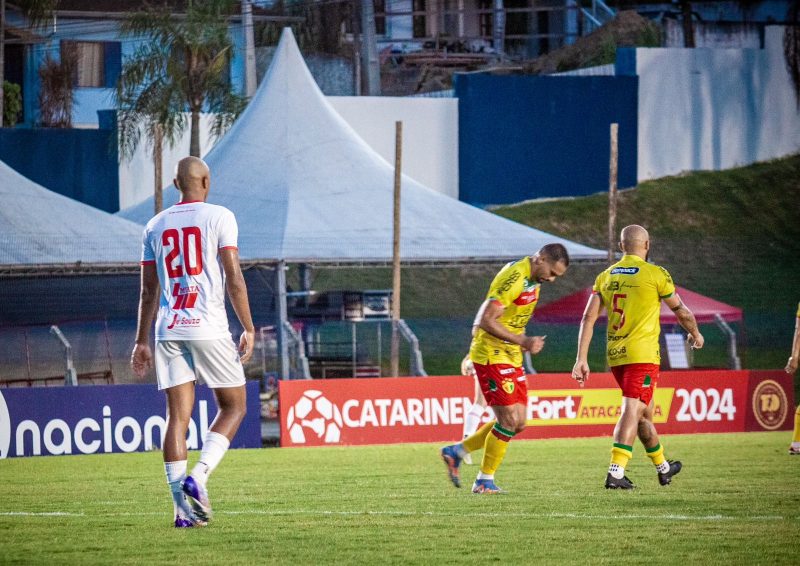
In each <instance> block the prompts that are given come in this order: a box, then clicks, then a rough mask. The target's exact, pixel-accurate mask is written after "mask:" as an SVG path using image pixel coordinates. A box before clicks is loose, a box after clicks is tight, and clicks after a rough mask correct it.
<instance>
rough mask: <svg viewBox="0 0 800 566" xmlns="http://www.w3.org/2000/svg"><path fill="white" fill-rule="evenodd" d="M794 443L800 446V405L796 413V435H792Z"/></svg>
mask: <svg viewBox="0 0 800 566" xmlns="http://www.w3.org/2000/svg"><path fill="white" fill-rule="evenodd" d="M792 443H793V444H794V443H798V444H800V405H798V406H797V409H795V411H794V434H793V435H792Z"/></svg>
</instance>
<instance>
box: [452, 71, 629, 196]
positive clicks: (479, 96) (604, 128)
mask: <svg viewBox="0 0 800 566" xmlns="http://www.w3.org/2000/svg"><path fill="white" fill-rule="evenodd" d="M455 94H456V96H457V97H458V105H459V106H458V130H459V133H458V145H459V198H460V200H462V201H465V202H468V203H470V204H474V205H478V206H484V205H489V204H508V203H515V202H520V201H523V200H527V199H534V198H541V197H560V196H579V195H587V194H592V193H597V192H600V191H605V190H608V160H609V124H611V123H612V122H617V123H619V187H620V188H625V187H632V186H635V185H636V143H637V137H636V136H637V132H636V127H637V126H636V124H637V112H638V78H637V77H597V76H592V77H538V76H493V75H489V74H464V75H456V77H455Z"/></svg>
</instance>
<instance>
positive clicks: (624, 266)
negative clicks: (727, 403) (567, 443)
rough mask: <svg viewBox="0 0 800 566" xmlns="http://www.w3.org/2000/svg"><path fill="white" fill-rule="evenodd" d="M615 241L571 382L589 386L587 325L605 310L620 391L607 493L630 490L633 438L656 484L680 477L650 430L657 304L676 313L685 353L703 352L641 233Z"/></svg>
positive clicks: (589, 308) (587, 315)
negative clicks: (616, 255) (614, 258)
mask: <svg viewBox="0 0 800 566" xmlns="http://www.w3.org/2000/svg"><path fill="white" fill-rule="evenodd" d="M620 240H621V242H620V249H621V250H622V251H623V253H624V254H625V255H623V256H622V259H621V260H619V261H618V262H617V263H615V264H614V265H612V266H611V267H609V268H608V269H606V270H605V271H603V272H602V273H601V274H600V275H598V276H597V279H596V280H595V284H594V287H593V289H592V295H591V297H590V298H589V302H588V303H587V304H586V310H585V311H584V313H583V320H582V321H581V328H580V332H579V334H578V356H577V359H576V361H575V366H574V367H573V369H572V377H573V378H574V379H575V380H577V381H578V382H579V383H580V384H581V386H583V384H584V383H585V382H586V380H587V379H588V378H589V363H588V361H587V360H588V354H589V344H590V343H591V341H592V333H593V332H594V330H593V329H594V323H595V321H596V320H597V318H598V317H599V315H600V311H601V309H602V308H604V307H605V309H606V310H607V311H608V327H607V331H606V359H607V361H608V365H609V367H610V368H611V372H612V373H613V375H614V378H615V379H616V381H617V383H618V384H619V387H620V389H621V390H622V413H621V415H620V417H619V420H618V421H617V425H616V427H615V428H614V445H613V448H612V449H611V464H610V465H609V469H608V474H607V475H606V482H605V486H606V488H608V489H633V488H634V487H635V486H634V484H633V482H631V481H630V480H629V479H628V478H627V477H626V476H625V467H626V466H627V464H628V461H629V460H630V458H631V456H632V455H633V442H634V440H635V439H636V437H637V436H638V437H639V440H640V441H641V442H642V444H643V445H644V447H645V451H646V453H647V456H648V457H649V458H650V460H651V461H652V462H653V464H654V465H655V467H656V470H657V472H658V480H659V483H660V484H661V485H667V484H669V483H671V481H672V477H673V476H674V475H676V474H677V473H678V472H680V471H681V468H682V464H681V462H677V461H675V462H673V461H669V460H666V459H665V457H664V449H663V447H662V446H661V442H660V440H659V438H658V433H657V432H656V428H655V426H654V425H653V393H654V391H655V389H656V385H657V383H658V373H659V365H660V364H661V355H660V352H659V345H658V339H659V335H660V334H661V323H660V313H661V301H664V302H665V303H666V304H667V306H668V307H669V308H671V309H672V310H673V311H674V312H675V316H676V317H677V318H678V322H679V323H680V325H681V326H682V327H683V328H684V330H686V331H687V332H688V333H689V337H688V342H689V344H690V346H691V347H693V348H702V347H703V335H702V334H700V331H699V330H698V328H697V322H696V321H695V318H694V315H693V314H692V312H691V311H690V310H689V309H688V308H687V307H686V306H685V305H684V304H683V303H682V302H681V300H680V297H678V295H677V294H676V293H675V284H674V283H673V282H672V277H670V274H669V273H668V272H667V270H666V269H664V268H663V267H659V266H657V265H653V264H651V263H648V262H647V257H648V255H649V252H650V236H649V234H648V233H647V230H645V229H644V228H642V227H641V226H638V225H635V224H633V225H631V226H626V227H625V228H623V230H622V233H621V235H620Z"/></svg>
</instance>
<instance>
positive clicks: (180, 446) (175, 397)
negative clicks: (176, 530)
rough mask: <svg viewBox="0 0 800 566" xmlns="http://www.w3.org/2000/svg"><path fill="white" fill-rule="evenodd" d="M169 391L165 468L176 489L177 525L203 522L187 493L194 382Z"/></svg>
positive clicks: (182, 525)
mask: <svg viewBox="0 0 800 566" xmlns="http://www.w3.org/2000/svg"><path fill="white" fill-rule="evenodd" d="M164 391H165V393H166V395H167V430H166V432H165V433H164V446H163V452H164V469H165V471H166V474H167V483H168V484H169V488H170V492H171V493H172V503H173V511H174V515H175V526H176V527H191V526H193V525H203V524H205V520H204V519H203V518H201V517H198V516H196V515H195V513H194V511H193V510H192V508H191V506H190V505H189V503H188V502H187V501H186V498H185V497H184V494H183V482H184V480H185V479H186V431H187V430H188V429H189V420H190V419H191V418H192V407H193V406H194V382H193V381H190V382H188V383H182V384H181V385H176V386H174V387H169V388H167V389H165V390H164Z"/></svg>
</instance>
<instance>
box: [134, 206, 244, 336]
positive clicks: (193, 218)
mask: <svg viewBox="0 0 800 566" xmlns="http://www.w3.org/2000/svg"><path fill="white" fill-rule="evenodd" d="M238 233H239V230H238V227H237V225H236V218H235V217H234V216H233V213H232V212H231V211H230V210H228V209H227V208H225V207H222V206H217V205H214V204H208V203H205V202H180V203H178V204H176V205H175V206H172V207H170V208H168V209H167V210H164V211H162V212H161V213H160V214H158V215H157V216H155V217H153V218H152V219H151V220H150V222H148V223H147V226H146V228H145V231H144V236H143V242H142V263H147V262H152V263H155V266H156V270H157V272H158V281H159V283H160V284H161V300H160V304H159V309H158V318H157V320H156V328H155V334H156V340H215V339H219V338H230V336H231V335H230V331H229V329H228V317H227V315H226V313H225V275H224V273H223V270H222V267H221V266H220V264H219V260H218V254H217V250H219V249H225V248H236V246H237V238H238ZM156 258H163V260H161V261H156Z"/></svg>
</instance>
